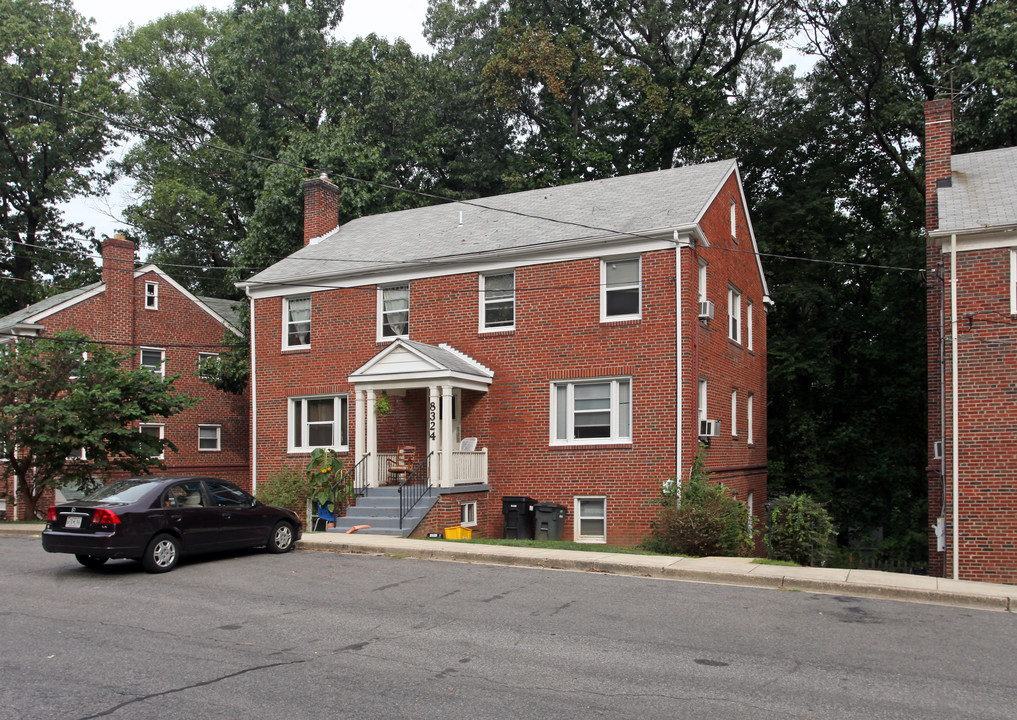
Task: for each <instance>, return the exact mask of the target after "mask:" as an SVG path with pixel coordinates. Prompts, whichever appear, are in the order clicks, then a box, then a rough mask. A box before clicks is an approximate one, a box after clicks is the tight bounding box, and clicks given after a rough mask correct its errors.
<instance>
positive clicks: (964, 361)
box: [929, 248, 1017, 584]
mask: <svg viewBox="0 0 1017 720" xmlns="http://www.w3.org/2000/svg"><path fill="white" fill-rule="evenodd" d="M938 255H939V252H938V250H931V251H930V257H933V258H935V257H938ZM944 255H945V261H946V273H945V276H946V283H947V284H946V287H945V292H946V293H947V305H946V317H947V323H949V312H950V309H949V295H948V293H949V282H950V276H949V272H950V267H949V266H950V258H949V254H948V253H944ZM957 278H958V286H957V314H958V317H959V318H960V324H959V327H958V329H957V339H958V350H957V352H958V359H959V372H958V387H957V391H958V398H959V401H958V418H959V422H958V427H959V432H958V443H959V444H958V458H957V459H958V468H959V483H958V487H959V492H958V496H957V497H958V501H959V503H960V507H959V513H958V518H959V562H958V568H959V573H958V574H959V577H960V578H961V579H962V580H981V581H987V582H1001V583H1011V584H1012V583H1017V513H1015V509H1017V470H1015V468H1017V456H1015V455H1017V453H1015V450H1014V436H1015V434H1017V405H1015V403H1014V396H1015V394H1017V355H1015V354H1014V351H1013V348H1014V347H1015V345H1017V332H1015V330H1014V327H1013V324H1012V322H1011V316H1010V287H1009V278H1010V250H1009V249H1008V248H995V249H988V250H979V251H968V252H961V253H958V255H957ZM935 287H938V284H935ZM929 297H930V302H929V318H930V328H932V329H933V332H930V348H929V359H930V363H929V382H930V393H929V410H930V412H929V426H930V448H929V457H930V458H931V457H932V448H931V442H932V441H934V440H937V439H938V438H939V437H940V434H939V433H940V427H941V425H940V414H939V402H940V398H942V400H941V401H942V403H943V406H944V408H945V411H946V420H947V421H946V426H945V428H944V430H945V432H944V435H943V437H944V438H945V443H944V445H945V447H944V454H945V456H946V477H945V485H946V487H945V491H946V492H945V496H944V494H943V493H942V490H941V488H942V483H941V481H940V476H939V473H938V472H935V471H936V470H938V468H939V466H940V463H939V461H937V460H933V461H930V462H931V465H930V482H929V522H930V525H931V524H933V523H935V519H936V517H937V516H938V515H939V512H940V509H941V507H942V504H943V502H944V501H945V505H946V517H947V518H948V520H949V519H950V518H951V515H952V510H951V508H952V504H953V491H952V464H953V457H952V446H953V436H952V423H951V416H952V413H953V407H952V400H951V398H952V393H953V387H952V379H951V373H950V366H951V353H952V349H951V343H950V341H949V327H948V326H945V327H942V332H943V333H945V336H946V338H947V342H946V344H945V351H944V360H945V367H946V374H945V383H944V387H943V392H942V394H940V392H939V363H938V362H937V361H938V359H939V347H938V336H939V334H938V332H936V330H937V329H938V328H940V322H939V305H938V294H936V293H934V292H933V285H932V284H930V293H929ZM952 533H953V523H952V522H948V523H947V537H946V551H945V552H943V553H939V552H937V551H936V545H935V537H934V536H931V535H930V551H929V558H930V564H931V569H930V572H932V573H934V574H936V575H946V576H948V577H952V575H953V535H952Z"/></svg>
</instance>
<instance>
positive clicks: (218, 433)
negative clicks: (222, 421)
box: [198, 424, 222, 452]
mask: <svg viewBox="0 0 1017 720" xmlns="http://www.w3.org/2000/svg"><path fill="white" fill-rule="evenodd" d="M208 428H213V429H214V430H215V447H214V448H203V447H201V431H202V430H204V429H208ZM221 451H222V425H212V424H199V425H198V452H221Z"/></svg>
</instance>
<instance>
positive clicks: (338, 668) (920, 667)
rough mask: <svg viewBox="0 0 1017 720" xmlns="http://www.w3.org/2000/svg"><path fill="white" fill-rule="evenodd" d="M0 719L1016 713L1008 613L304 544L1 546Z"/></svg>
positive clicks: (1015, 641) (14, 541)
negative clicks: (158, 568) (98, 552)
mask: <svg viewBox="0 0 1017 720" xmlns="http://www.w3.org/2000/svg"><path fill="white" fill-rule="evenodd" d="M0 613H2V616H3V625H2V628H0V629H2V637H3V652H2V656H0V668H2V669H0V680H2V682H0V718H4V719H6V718H17V719H19V720H22V719H25V720H30V719H35V718H39V719H43V718H45V719H53V720H62V719H65V718H78V719H82V720H83V719H85V718H160V720H165V719H167V718H195V719H201V718H222V717H242V716H246V717H253V718H274V717H287V718H321V717H330V716H332V717H341V718H387V717H442V718H504V717H511V716H522V717H541V718H591V717H632V718H636V717H638V718H658V717H682V718H685V717H687V718H750V717H751V718H788V717H809V718H924V717H948V718H1012V717H1013V714H1014V712H1013V698H1014V697H1015V696H1017V671H1015V670H1014V668H1013V665H1012V662H1011V658H1013V657H1014V655H1015V653H1017V632H1014V616H1013V614H1012V613H1001V612H989V611H982V610H973V609H965V608H955V607H939V606H934V605H921V604H916V603H903V602H895V601H888V600H878V599H867V598H856V597H848V596H842V595H825V594H814V593H808V592H787V591H773V590H768V589H759V588H745V587H734V586H722V585H709V584H703V583H690V582H681V581H675V580H667V579H657V578H640V577H629V576H619V575H606V574H602V573H591V572H564V571H559V570H547V569H535V568H520V567H504V566H495V565H478V564H465V563H455V562H440V561H434V560H421V559H415V558H399V557H391V556H388V557H383V556H374V555H350V554H339V553H332V552H313V551H297V552H294V553H291V554H288V555H283V556H273V555H268V554H265V553H261V552H249V553H240V554H233V555H227V556H219V557H215V558H210V559H199V560H191V561H187V562H185V563H183V564H182V565H181V566H180V567H178V568H177V569H176V570H174V571H173V572H171V573H168V574H166V575H149V574H147V573H145V572H143V571H142V570H141V569H140V567H139V566H138V565H137V564H135V563H133V562H127V561H124V562H112V563H110V564H108V565H107V566H106V567H104V568H103V569H101V570H100V571H90V570H86V569H84V568H82V567H80V566H79V565H78V564H77V563H76V562H75V561H74V559H73V557H71V556H64V555H49V554H47V553H45V552H43V551H42V550H41V548H40V547H39V540H38V538H31V537H2V538H0Z"/></svg>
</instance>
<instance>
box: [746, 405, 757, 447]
mask: <svg viewBox="0 0 1017 720" xmlns="http://www.w3.org/2000/svg"><path fill="white" fill-rule="evenodd" d="M755 404H756V396H755V395H754V394H753V393H749V395H748V397H747V398H746V399H745V426H746V427H745V442H746V443H747V444H749V445H752V444H753V443H754V442H755V434H754V432H753V430H754V429H753V427H752V412H753V410H755V407H754V406H755Z"/></svg>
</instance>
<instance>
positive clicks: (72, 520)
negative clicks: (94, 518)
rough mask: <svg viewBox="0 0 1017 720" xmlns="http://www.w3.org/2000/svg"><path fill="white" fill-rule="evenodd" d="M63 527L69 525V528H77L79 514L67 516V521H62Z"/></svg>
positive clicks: (79, 518)
mask: <svg viewBox="0 0 1017 720" xmlns="http://www.w3.org/2000/svg"><path fill="white" fill-rule="evenodd" d="M64 527H69V528H79V527H81V516H80V515H71V516H70V517H68V518H67V521H66V522H64Z"/></svg>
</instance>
